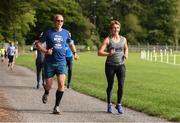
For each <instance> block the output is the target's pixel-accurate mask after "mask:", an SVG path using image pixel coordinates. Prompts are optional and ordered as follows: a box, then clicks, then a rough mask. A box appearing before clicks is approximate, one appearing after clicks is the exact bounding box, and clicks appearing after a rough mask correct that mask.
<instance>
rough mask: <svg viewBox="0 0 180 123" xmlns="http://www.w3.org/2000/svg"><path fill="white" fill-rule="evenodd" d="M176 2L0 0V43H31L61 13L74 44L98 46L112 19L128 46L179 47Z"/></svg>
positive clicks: (179, 11)
mask: <svg viewBox="0 0 180 123" xmlns="http://www.w3.org/2000/svg"><path fill="white" fill-rule="evenodd" d="M179 8H180V1H179V0H88V1H87V0H1V4H0V40H3V39H5V40H18V41H19V42H20V44H24V41H26V44H31V43H32V40H34V39H36V38H37V37H38V35H39V34H40V33H41V32H42V31H45V30H47V29H48V28H50V27H53V18H54V15H55V14H62V15H63V16H64V19H65V23H64V28H67V29H68V30H69V31H70V32H71V34H72V38H73V39H74V40H75V41H76V43H78V44H85V45H99V44H100V41H99V40H101V39H102V38H104V37H106V36H107V35H108V34H109V24H110V21H111V20H112V19H116V20H119V21H120V22H121V25H122V26H121V35H124V36H126V37H127V39H128V42H129V43H130V44H138V43H144V44H147V43H149V44H157V43H158V44H171V45H176V46H177V45H179V39H180V36H179V35H180V9H179Z"/></svg>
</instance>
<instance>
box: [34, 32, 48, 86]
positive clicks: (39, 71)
mask: <svg viewBox="0 0 180 123" xmlns="http://www.w3.org/2000/svg"><path fill="white" fill-rule="evenodd" d="M42 35H43V33H41V34H40V36H39V38H41V36H42ZM37 43H38V40H35V41H34V44H33V51H34V54H35V59H36V81H37V83H36V88H37V89H39V87H40V85H41V80H42V85H43V87H44V70H43V62H44V53H43V52H42V51H41V50H40V49H38V48H37ZM45 45H46V44H45V43H43V44H42V46H43V47H46V46H45Z"/></svg>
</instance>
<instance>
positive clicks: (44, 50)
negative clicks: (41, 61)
mask: <svg viewBox="0 0 180 123" xmlns="http://www.w3.org/2000/svg"><path fill="white" fill-rule="evenodd" d="M37 48H39V49H40V50H41V51H42V52H43V53H45V54H48V55H52V52H53V48H51V49H46V48H44V47H43V46H42V42H41V41H40V40H39V41H38V42H37Z"/></svg>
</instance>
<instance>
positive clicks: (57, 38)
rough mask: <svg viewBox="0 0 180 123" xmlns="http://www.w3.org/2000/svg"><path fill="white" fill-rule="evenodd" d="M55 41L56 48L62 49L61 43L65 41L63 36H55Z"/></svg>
mask: <svg viewBox="0 0 180 123" xmlns="http://www.w3.org/2000/svg"><path fill="white" fill-rule="evenodd" d="M54 41H55V46H54V48H57V49H61V48H62V45H61V42H62V41H63V38H62V36H61V35H55V36H54Z"/></svg>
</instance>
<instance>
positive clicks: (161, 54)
mask: <svg viewBox="0 0 180 123" xmlns="http://www.w3.org/2000/svg"><path fill="white" fill-rule="evenodd" d="M160 57H161V62H163V53H162V50H160Z"/></svg>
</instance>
